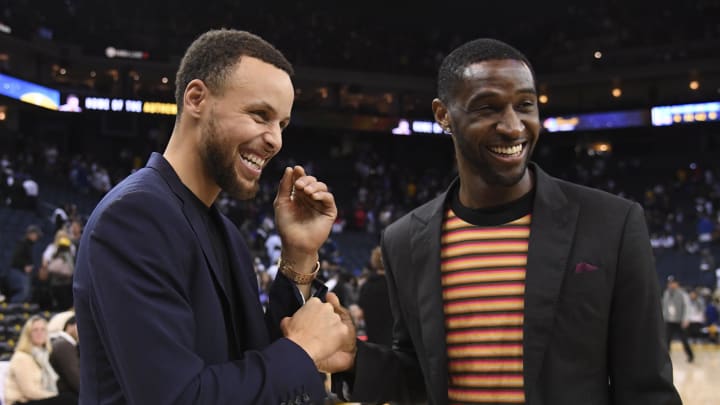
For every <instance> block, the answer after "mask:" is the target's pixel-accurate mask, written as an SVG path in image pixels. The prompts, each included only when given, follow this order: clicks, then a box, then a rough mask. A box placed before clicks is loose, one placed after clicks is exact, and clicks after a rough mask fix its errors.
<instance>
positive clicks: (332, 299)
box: [325, 292, 342, 312]
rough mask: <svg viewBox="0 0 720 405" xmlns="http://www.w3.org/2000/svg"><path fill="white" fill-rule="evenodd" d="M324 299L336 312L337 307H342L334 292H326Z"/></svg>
mask: <svg viewBox="0 0 720 405" xmlns="http://www.w3.org/2000/svg"><path fill="white" fill-rule="evenodd" d="M325 301H326V302H327V303H328V304H330V305H332V306H333V308H335V312H337V310H338V308H342V305H340V298H338V296H337V295H336V294H335V293H334V292H328V293H327V294H326V295H325Z"/></svg>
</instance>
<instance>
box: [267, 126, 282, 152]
mask: <svg viewBox="0 0 720 405" xmlns="http://www.w3.org/2000/svg"><path fill="white" fill-rule="evenodd" d="M263 140H264V141H265V151H266V152H268V153H272V154H275V153H278V152H279V151H280V148H282V128H280V124H279V123H275V124H273V125H272V126H271V127H270V128H268V130H267V131H265V133H264V134H263Z"/></svg>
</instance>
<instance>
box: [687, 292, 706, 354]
mask: <svg viewBox="0 0 720 405" xmlns="http://www.w3.org/2000/svg"><path fill="white" fill-rule="evenodd" d="M688 322H689V324H688V338H690V341H692V342H699V341H700V339H701V338H702V328H703V325H704V324H705V300H704V299H703V298H702V297H701V296H700V295H699V294H698V292H697V291H696V290H691V291H690V294H689V299H688Z"/></svg>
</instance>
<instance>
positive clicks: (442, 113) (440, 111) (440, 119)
mask: <svg viewBox="0 0 720 405" xmlns="http://www.w3.org/2000/svg"><path fill="white" fill-rule="evenodd" d="M432 111H433V115H434V116H435V121H436V122H437V123H438V124H440V126H441V127H442V129H443V130H444V131H445V132H447V133H451V132H452V130H451V129H452V128H451V123H450V114H449V113H448V109H447V107H446V106H445V104H443V102H442V101H441V100H440V99H439V98H436V99H434V100H433V101H432Z"/></svg>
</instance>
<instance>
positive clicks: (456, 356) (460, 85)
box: [323, 39, 681, 405]
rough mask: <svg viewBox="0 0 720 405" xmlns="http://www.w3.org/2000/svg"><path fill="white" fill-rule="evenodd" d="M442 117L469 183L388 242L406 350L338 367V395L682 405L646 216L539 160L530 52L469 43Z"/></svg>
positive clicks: (443, 82)
mask: <svg viewBox="0 0 720 405" xmlns="http://www.w3.org/2000/svg"><path fill="white" fill-rule="evenodd" d="M432 110H433V113H434V115H435V119H436V121H437V122H438V124H439V125H440V126H442V128H443V129H444V130H445V132H446V133H449V134H451V135H452V140H453V143H454V147H455V156H456V160H457V167H458V178H457V179H456V180H455V181H454V182H453V183H452V184H451V185H450V187H449V188H448V190H447V192H445V193H443V194H442V195H440V196H438V197H437V198H435V199H433V200H432V201H430V202H428V203H427V204H425V205H423V206H421V207H418V208H417V209H415V210H413V211H412V212H410V213H409V214H408V215H406V216H404V217H403V218H400V219H399V220H398V221H396V222H395V223H393V224H391V225H390V226H389V227H388V228H387V229H386V231H385V232H384V234H383V241H382V251H383V263H384V264H385V272H386V277H387V282H388V291H389V296H390V302H391V308H392V312H393V318H394V327H393V346H392V347H391V348H383V347H379V346H374V345H372V344H367V343H363V342H357V348H350V350H347V351H344V352H341V353H338V354H337V355H335V356H333V357H331V358H330V360H331V361H326V362H325V363H324V364H323V367H324V368H325V369H327V370H329V371H339V370H343V369H346V368H350V367H352V369H351V371H350V372H348V373H347V374H345V375H342V374H341V375H338V377H339V378H336V379H335V383H338V382H340V383H342V385H336V387H337V388H338V389H340V388H342V390H341V391H342V392H343V393H345V394H350V397H351V398H352V399H353V400H357V401H379V400H398V401H407V400H412V401H427V402H429V403H431V404H448V403H463V404H498V403H513V404H527V405H576V404H583V405H609V404H614V405H677V404H680V403H681V402H680V398H679V396H678V394H677V392H676V390H675V388H674V387H673V383H672V367H671V364H670V359H669V356H668V353H667V347H666V343H665V341H664V337H663V335H664V330H663V329H664V328H663V320H662V317H661V311H660V300H659V289H658V285H657V275H656V272H655V267H654V261H653V255H652V250H651V247H650V242H649V238H648V233H647V229H646V225H645V218H644V215H643V210H642V208H641V207H640V206H639V205H638V204H637V203H633V202H630V201H627V200H623V199H621V198H619V197H616V196H613V195H610V194H608V193H605V192H602V191H599V190H593V189H589V188H586V187H582V186H579V185H575V184H571V183H568V182H565V181H562V180H560V179H556V178H553V177H551V176H550V175H548V174H547V173H545V172H544V171H543V170H542V169H541V168H540V167H538V166H537V165H536V164H534V163H532V162H530V156H531V154H532V151H533V149H534V147H535V145H536V143H537V140H538V137H539V134H540V128H541V123H540V119H539V112H538V96H537V92H536V83H535V76H534V73H533V70H532V67H531V65H530V62H529V61H528V60H527V59H526V58H525V56H524V55H522V54H521V53H520V52H519V51H517V50H516V49H515V48H513V47H511V46H509V45H507V44H505V43H502V42H500V41H497V40H492V39H478V40H475V41H471V42H468V43H466V44H464V45H462V46H460V47H458V48H457V49H455V50H454V51H453V52H451V53H450V54H449V55H448V56H447V57H446V58H445V60H444V61H443V63H442V65H441V67H440V71H439V75H438V98H436V99H435V100H433V103H432ZM349 326H351V325H349Z"/></svg>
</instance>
